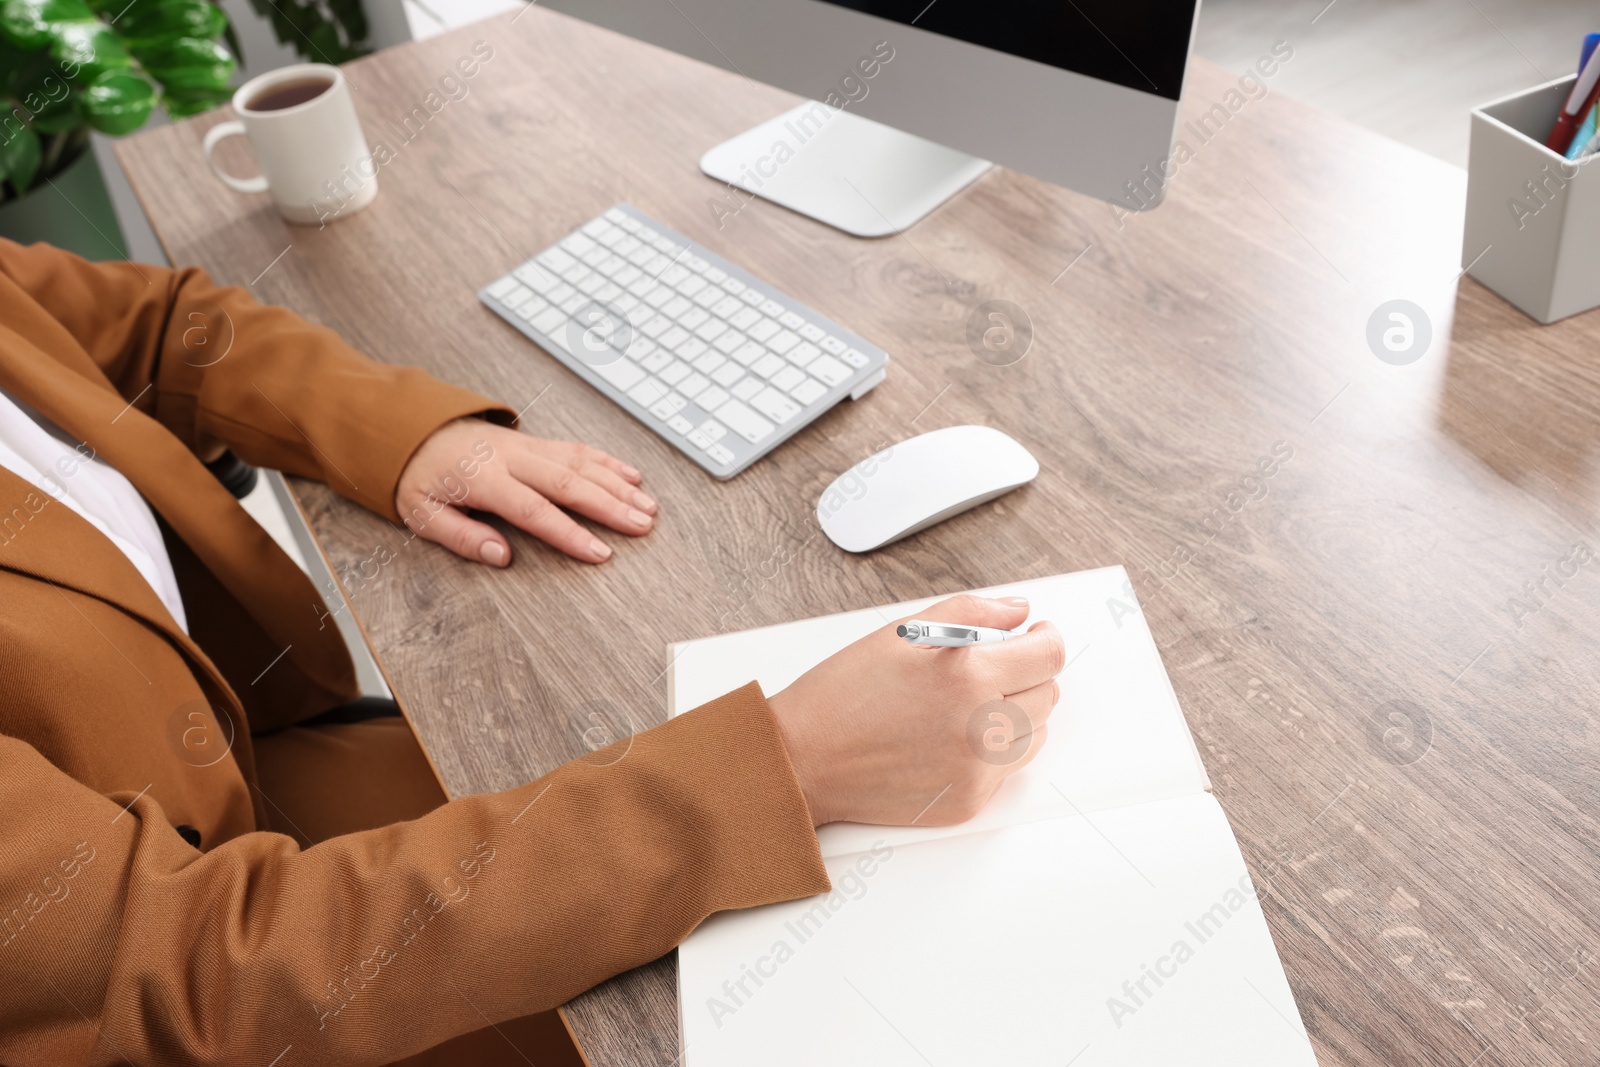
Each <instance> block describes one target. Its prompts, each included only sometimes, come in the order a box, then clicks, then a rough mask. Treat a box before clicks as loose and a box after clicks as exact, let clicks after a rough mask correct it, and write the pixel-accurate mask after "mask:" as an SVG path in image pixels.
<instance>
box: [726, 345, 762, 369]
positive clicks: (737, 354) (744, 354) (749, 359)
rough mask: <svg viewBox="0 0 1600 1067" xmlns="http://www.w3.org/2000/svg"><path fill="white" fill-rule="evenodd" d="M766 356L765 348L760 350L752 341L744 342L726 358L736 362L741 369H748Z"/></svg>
mask: <svg viewBox="0 0 1600 1067" xmlns="http://www.w3.org/2000/svg"><path fill="white" fill-rule="evenodd" d="M766 354H767V350H766V349H765V348H762V347H761V346H760V345H758V344H756V343H755V342H754V341H746V342H745V343H744V344H742V345H740V346H739V347H738V348H735V349H734V350H733V351H732V352H729V353H728V358H730V359H736V360H738V361H739V365H740V366H741V367H748V366H749V365H750V364H752V363H754V362H755V361H756V360H758V359H760V358H761V357H762V356H764V355H766Z"/></svg>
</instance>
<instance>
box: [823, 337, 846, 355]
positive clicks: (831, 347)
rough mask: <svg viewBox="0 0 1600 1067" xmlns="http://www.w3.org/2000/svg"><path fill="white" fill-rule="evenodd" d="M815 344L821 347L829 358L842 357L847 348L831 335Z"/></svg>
mask: <svg viewBox="0 0 1600 1067" xmlns="http://www.w3.org/2000/svg"><path fill="white" fill-rule="evenodd" d="M817 344H819V345H821V346H822V350H823V351H824V352H826V353H828V354H829V355H830V356H842V355H844V350H845V348H846V347H848V346H846V345H845V343H844V342H843V341H841V340H839V339H838V338H837V337H834V336H833V335H832V334H829V335H828V336H827V337H824V338H823V339H822V340H820V341H818V342H817Z"/></svg>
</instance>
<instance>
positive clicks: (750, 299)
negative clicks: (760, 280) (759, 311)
mask: <svg viewBox="0 0 1600 1067" xmlns="http://www.w3.org/2000/svg"><path fill="white" fill-rule="evenodd" d="M739 299H740V300H743V301H744V302H745V303H746V304H749V305H750V306H751V307H753V308H759V307H760V306H761V294H760V293H758V292H756V291H755V290H754V289H746V290H745V291H744V292H742V293H740V294H739Z"/></svg>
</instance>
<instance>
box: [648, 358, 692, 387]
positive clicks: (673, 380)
mask: <svg viewBox="0 0 1600 1067" xmlns="http://www.w3.org/2000/svg"><path fill="white" fill-rule="evenodd" d="M689 374H690V371H689V364H687V363H678V362H673V363H672V364H670V365H669V366H667V367H666V368H664V369H662V370H659V371H657V372H656V375H657V377H659V378H660V379H661V380H662V381H664V382H666V383H667V384H668V385H677V384H678V383H679V382H681V381H683V380H684V379H685V378H687V377H688V376H689Z"/></svg>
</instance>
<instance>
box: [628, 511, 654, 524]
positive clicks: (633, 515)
mask: <svg viewBox="0 0 1600 1067" xmlns="http://www.w3.org/2000/svg"><path fill="white" fill-rule="evenodd" d="M628 518H630V519H632V520H633V524H634V525H635V526H649V525H650V516H648V515H646V514H645V513H644V512H642V511H632V510H630V511H629V512H628Z"/></svg>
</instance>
